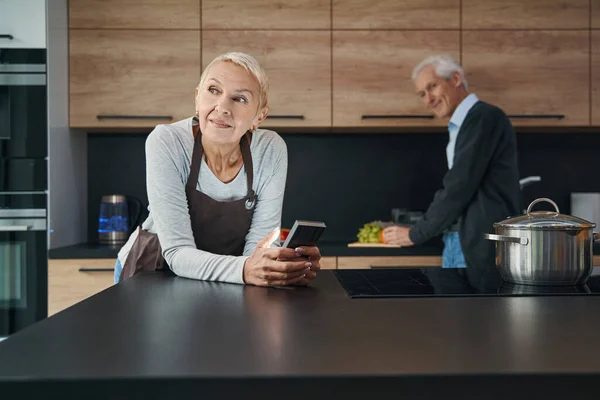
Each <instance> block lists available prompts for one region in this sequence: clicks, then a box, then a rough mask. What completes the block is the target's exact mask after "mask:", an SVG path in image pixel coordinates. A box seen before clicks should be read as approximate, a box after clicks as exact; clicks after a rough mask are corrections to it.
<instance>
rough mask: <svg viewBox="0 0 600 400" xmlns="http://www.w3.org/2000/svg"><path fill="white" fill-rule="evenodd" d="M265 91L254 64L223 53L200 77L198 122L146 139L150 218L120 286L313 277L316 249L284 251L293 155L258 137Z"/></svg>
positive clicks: (279, 142) (122, 255)
mask: <svg viewBox="0 0 600 400" xmlns="http://www.w3.org/2000/svg"><path fill="white" fill-rule="evenodd" d="M268 86H269V85H268V80H267V76H266V74H265V72H264V71H263V69H262V68H261V66H260V65H259V63H258V61H257V60H256V59H254V58H253V57H252V56H249V55H247V54H244V53H226V54H223V55H220V56H218V57H217V58H215V59H214V60H213V61H212V62H211V63H210V64H209V65H208V66H207V67H206V69H205V70H204V72H203V73H202V76H201V78H200V83H199V85H198V87H197V88H196V95H195V109H196V115H195V116H194V117H192V118H188V119H185V120H182V121H179V122H175V123H173V124H169V125H158V126H157V127H156V128H155V129H154V130H153V131H152V133H151V134H150V135H149V136H148V139H147V141H146V174H147V190H148V200H149V210H150V214H149V216H148V218H147V219H146V221H144V223H143V224H142V226H141V228H138V229H137V230H136V231H135V232H134V233H133V234H132V235H131V237H130V238H129V240H128V241H127V243H126V244H125V245H124V246H123V248H122V249H121V251H120V252H119V256H118V259H117V262H116V265H115V282H117V281H120V280H124V279H126V278H128V277H130V276H132V275H133V274H135V273H136V272H138V271H140V270H155V269H161V268H164V269H166V268H170V270H172V271H173V272H174V273H175V274H176V275H178V276H182V277H186V278H191V279H200V280H209V281H221V282H232V283H245V284H253V285H259V286H286V285H307V284H309V283H310V281H311V280H312V279H314V278H315V276H316V271H318V270H319V269H320V258H321V256H320V252H319V249H318V248H317V247H301V248H296V249H286V248H281V247H278V246H279V225H280V223H281V210H282V203H283V194H284V190H285V181H286V176H287V148H286V145H285V142H284V141H283V139H282V138H281V137H280V136H279V135H278V134H277V133H275V132H273V131H270V130H263V129H258V126H259V125H260V123H261V122H262V121H263V120H264V119H265V118H266V116H267V113H268V110H269V107H268V105H267V94H268ZM163 258H164V259H163ZM165 263H166V265H165Z"/></svg>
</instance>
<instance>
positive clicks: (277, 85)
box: [202, 31, 331, 128]
mask: <svg viewBox="0 0 600 400" xmlns="http://www.w3.org/2000/svg"><path fill="white" fill-rule="evenodd" d="M202 41H203V45H202V64H203V67H204V66H206V65H208V64H209V63H210V62H211V61H212V60H213V59H214V58H215V57H217V56H218V55H220V54H222V53H225V52H228V51H231V50H233V49H235V50H236V51H242V52H245V53H248V54H250V55H252V56H254V57H256V59H257V60H258V61H259V62H260V64H261V66H262V67H263V68H264V69H265V71H266V73H267V76H268V78H269V86H270V90H269V106H270V111H269V116H268V117H267V119H266V120H265V121H264V122H263V123H262V124H261V127H263V128H267V127H282V126H303V127H307V126H312V127H328V126H331V36H330V32H322V31H203V32H202Z"/></svg>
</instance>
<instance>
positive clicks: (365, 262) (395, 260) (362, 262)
mask: <svg viewBox="0 0 600 400" xmlns="http://www.w3.org/2000/svg"><path fill="white" fill-rule="evenodd" d="M441 265H442V256H396V257H338V258H337V269H366V268H378V267H383V268H385V267H407V268H414V267H440V266H441Z"/></svg>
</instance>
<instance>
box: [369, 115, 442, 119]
mask: <svg viewBox="0 0 600 400" xmlns="http://www.w3.org/2000/svg"><path fill="white" fill-rule="evenodd" d="M433 118H434V117H433V115H363V116H362V117H361V119H433Z"/></svg>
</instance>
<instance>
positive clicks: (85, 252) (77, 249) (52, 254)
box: [48, 239, 443, 259]
mask: <svg viewBox="0 0 600 400" xmlns="http://www.w3.org/2000/svg"><path fill="white" fill-rule="evenodd" d="M348 243H349V242H341V241H322V242H321V243H319V249H320V250H321V254H322V255H323V256H325V257H330V256H334V257H336V256H337V257H340V256H347V257H352V256H381V257H385V256H439V255H441V254H442V250H443V244H442V241H441V240H439V239H433V240H430V241H429V242H427V243H425V244H423V245H421V246H415V247H405V248H398V249H394V248H364V247H359V248H356V247H353V248H350V247H348ZM119 249H120V247H110V246H103V245H98V244H93V243H83V244H78V245H73V246H66V247H59V248H56V249H52V250H50V251H49V252H48V257H49V258H51V259H69V258H116V257H117V253H118V252H119Z"/></svg>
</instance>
